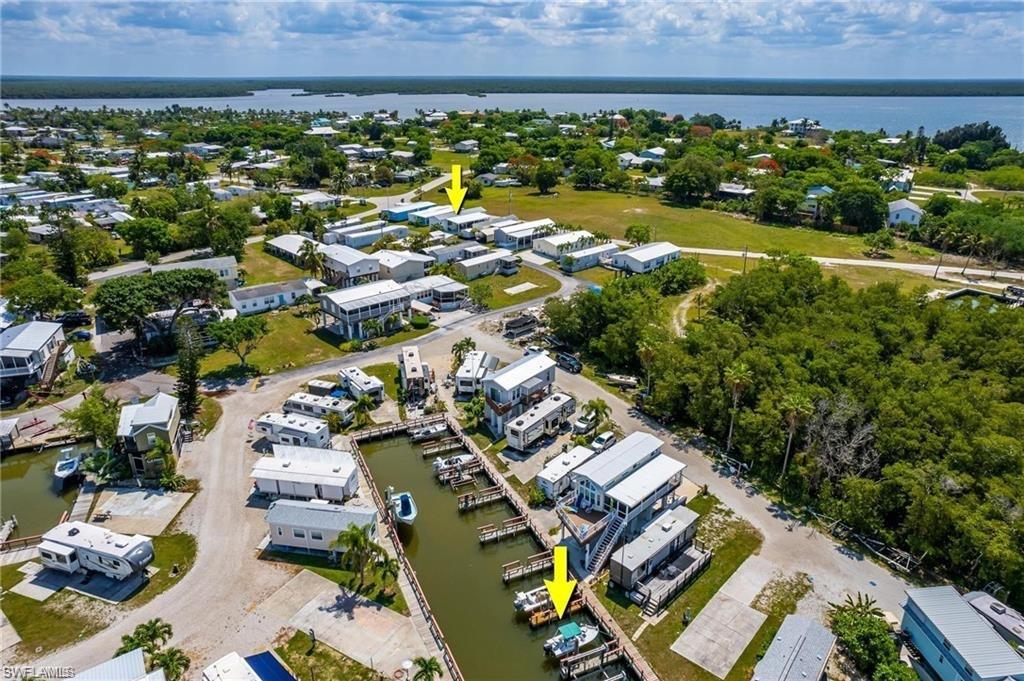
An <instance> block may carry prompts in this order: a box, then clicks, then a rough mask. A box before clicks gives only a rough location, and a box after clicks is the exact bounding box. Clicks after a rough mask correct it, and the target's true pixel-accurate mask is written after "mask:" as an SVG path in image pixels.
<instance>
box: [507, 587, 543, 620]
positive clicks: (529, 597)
mask: <svg viewBox="0 0 1024 681" xmlns="http://www.w3.org/2000/svg"><path fill="white" fill-rule="evenodd" d="M550 604H551V598H550V596H548V588H547V587H546V586H541V587H537V588H536V589H532V590H531V591H517V592H516V597H515V600H514V601H513V605H515V608H516V612H522V613H527V614H528V613H531V612H533V611H534V610H539V609H540V608H543V607H545V606H548V605H550Z"/></svg>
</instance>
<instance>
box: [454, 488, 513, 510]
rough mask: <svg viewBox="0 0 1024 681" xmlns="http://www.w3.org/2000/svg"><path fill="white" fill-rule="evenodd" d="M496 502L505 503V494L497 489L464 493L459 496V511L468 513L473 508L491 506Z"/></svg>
mask: <svg viewBox="0 0 1024 681" xmlns="http://www.w3.org/2000/svg"><path fill="white" fill-rule="evenodd" d="M496 501H505V492H504V491H503V490H502V489H501V487H498V486H497V485H496V486H494V487H488V488H487V489H481V490H477V491H475V492H466V493H465V494H462V495H460V496H459V510H460V511H469V510H472V509H474V508H480V507H481V506H486V505H487V504H493V503H494V502H496Z"/></svg>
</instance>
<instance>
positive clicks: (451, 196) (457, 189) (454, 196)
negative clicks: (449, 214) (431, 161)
mask: <svg viewBox="0 0 1024 681" xmlns="http://www.w3.org/2000/svg"><path fill="white" fill-rule="evenodd" d="M444 190H445V191H446V192H448V201H449V203H451V204H452V210H454V211H455V212H456V213H458V212H459V211H460V210H462V202H463V201H465V200H466V190H465V189H463V188H462V166H460V165H455V164H452V186H451V187H445V188H444Z"/></svg>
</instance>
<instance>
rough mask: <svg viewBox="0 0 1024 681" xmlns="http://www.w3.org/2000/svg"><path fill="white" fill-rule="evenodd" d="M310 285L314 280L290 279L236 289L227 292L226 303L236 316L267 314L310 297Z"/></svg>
mask: <svg viewBox="0 0 1024 681" xmlns="http://www.w3.org/2000/svg"><path fill="white" fill-rule="evenodd" d="M310 283H316V280H315V279H310V280H306V279H292V280H291V281H283V282H280V283H276V284H259V285H257V286H245V287H243V288H236V289H235V290H234V291H228V302H230V303H231V307H233V308H234V309H236V310H238V314H243V315H246V314H256V313H258V312H269V311H270V310H276V309H277V308H279V307H285V306H287V305H292V304H294V303H295V301H297V300H298V299H299V298H302V297H303V296H308V295H310V294H311V293H312V291H311V290H310V287H309V284H310Z"/></svg>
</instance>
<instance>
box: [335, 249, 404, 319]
mask: <svg viewBox="0 0 1024 681" xmlns="http://www.w3.org/2000/svg"><path fill="white" fill-rule="evenodd" d="M374 262H375V263H376V260H375V261H374ZM411 308H412V297H411V296H410V295H409V292H408V291H406V290H405V289H404V288H402V285H401V284H399V283H397V282H394V281H391V280H390V279H383V280H381V281H375V282H373V283H370V284H362V285H361V286H353V287H351V288H346V289H342V290H340V291H331V292H330V293H325V294H323V295H322V296H320V313H321V318H322V322H323V325H324V326H325V327H326V328H327V330H329V331H331V332H333V333H336V334H338V335H339V336H343V337H345V338H366V337H367V335H368V332H367V330H366V328H365V325H366V323H367V322H369V321H370V320H375V321H376V322H377V323H378V324H379V325H380V327H381V328H380V332H381V333H388V332H390V331H393V330H396V329H399V328H401V326H402V318H403V317H405V316H408V315H409V314H410V310H411Z"/></svg>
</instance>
